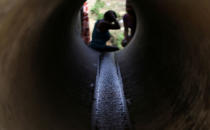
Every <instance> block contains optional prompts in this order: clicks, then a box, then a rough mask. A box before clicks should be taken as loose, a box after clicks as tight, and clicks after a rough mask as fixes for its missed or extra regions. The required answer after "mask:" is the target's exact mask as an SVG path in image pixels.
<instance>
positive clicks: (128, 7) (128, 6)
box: [126, 0, 135, 14]
mask: <svg viewBox="0 0 210 130" xmlns="http://www.w3.org/2000/svg"><path fill="white" fill-rule="evenodd" d="M126 12H127V13H128V14H135V12H134V9H133V6H132V2H131V0H126Z"/></svg>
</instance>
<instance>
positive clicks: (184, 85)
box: [0, 0, 210, 130]
mask: <svg viewBox="0 0 210 130" xmlns="http://www.w3.org/2000/svg"><path fill="white" fill-rule="evenodd" d="M134 3H135V6H136V12H137V16H138V19H139V21H138V31H137V34H136V36H135V38H134V39H133V41H132V44H130V45H129V46H128V47H127V48H126V49H124V50H123V51H121V52H119V53H118V61H119V64H120V68H121V72H122V78H123V82H124V86H125V93H126V98H127V99H128V100H130V102H131V103H130V105H129V108H128V109H129V110H130V116H131V121H132V124H133V126H134V127H135V128H136V129H137V130H139V129H141V130H152V129H166V130H186V129H192V130H198V129H199V130H208V129H209V128H210V114H209V112H210V96H209V93H210V88H209V84H210V60H209V56H210V40H209V35H210V26H209V23H210V17H209V14H210V8H209V6H210V2H209V1H208V0H203V1H197V0H191V1H183V0H176V1H168V0H159V1H155V0H150V1H148V0H134ZM81 5H82V0H80V1H74V2H72V1H68V0H30V1H28V0H16V1H13V0H1V1H0V8H1V9H0V61H1V62H0V128H1V129H4V130H14V129H15V130H28V129H29V130H46V129H55V130H60V129H62V130H67V129H68V130H69V129H70V130H86V129H90V124H91V122H90V118H91V115H90V112H91V105H92V104H91V103H92V99H91V98H92V97H93V87H91V86H92V83H94V82H95V77H96V70H97V69H96V67H97V65H96V64H97V57H98V53H97V52H94V51H92V50H90V49H88V48H87V47H86V46H85V45H84V44H83V43H82V40H81V38H80V36H79V29H78V28H79V25H78V22H77V14H78V10H79V7H80V6H81Z"/></svg>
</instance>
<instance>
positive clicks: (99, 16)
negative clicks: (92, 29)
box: [91, 0, 105, 19]
mask: <svg viewBox="0 0 210 130" xmlns="http://www.w3.org/2000/svg"><path fill="white" fill-rule="evenodd" d="M104 6H105V3H104V2H102V1H101V0H96V3H95V5H94V6H93V8H92V9H91V13H92V14H93V15H95V17H96V19H102V18H103V14H102V13H100V11H99V10H100V9H101V8H103V7H104Z"/></svg>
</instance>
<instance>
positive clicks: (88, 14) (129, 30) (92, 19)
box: [79, 0, 138, 51]
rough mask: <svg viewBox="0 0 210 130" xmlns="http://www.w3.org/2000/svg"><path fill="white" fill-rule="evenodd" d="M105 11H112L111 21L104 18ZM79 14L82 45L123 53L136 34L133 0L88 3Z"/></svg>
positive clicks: (96, 0)
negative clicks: (121, 51)
mask: <svg viewBox="0 0 210 130" xmlns="http://www.w3.org/2000/svg"><path fill="white" fill-rule="evenodd" d="M108 11H113V14H111V16H110V18H111V17H112V16H114V17H113V18H114V21H112V22H111V21H110V20H108V19H107V18H109V16H108ZM106 13H107V14H106ZM79 15H80V17H79V18H80V20H79V21H81V28H80V29H81V36H82V39H83V40H84V43H85V44H86V45H88V46H89V47H90V48H92V49H94V50H98V51H100V50H101V51H103V50H104V51H118V50H122V49H123V48H124V47H126V46H127V45H128V44H129V43H130V41H131V40H132V38H133V36H134V35H135V30H136V26H137V23H138V22H137V19H136V14H135V8H134V7H133V2H132V0H113V1H111V0H87V1H85V3H84V4H83V5H82V7H81V10H80V13H79ZM113 18H112V19H113ZM117 26H119V28H118V27H117ZM102 43H103V44H102ZM103 48H104V49H103Z"/></svg>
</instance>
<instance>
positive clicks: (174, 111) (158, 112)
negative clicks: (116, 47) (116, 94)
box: [119, 0, 210, 130]
mask: <svg viewBox="0 0 210 130" xmlns="http://www.w3.org/2000/svg"><path fill="white" fill-rule="evenodd" d="M209 4H210V3H209V2H208V1H202V2H198V1H196V0H192V1H179V0H178V1H173V2H172V1H165V0H161V1H153V0H152V1H144V0H141V1H136V3H135V5H136V7H137V10H139V11H137V12H138V14H137V15H138V16H139V18H140V19H139V20H141V22H138V23H141V24H142V25H140V26H138V28H139V29H138V30H141V32H140V33H138V34H136V36H135V37H134V40H133V41H132V42H133V43H132V44H131V45H130V46H128V48H126V49H125V50H123V51H122V52H119V59H120V63H121V64H120V65H121V70H122V73H123V74H122V75H124V84H125V89H126V90H127V94H126V95H127V98H131V100H132V99H133V101H132V102H133V104H132V105H131V106H130V110H131V118H133V122H134V124H135V126H136V129H167V130H168V129H170V130H173V129H174V130H177V129H179V130H181V129H183V130H186V129H199V130H200V129H201V130H204V129H209V128H210V125H209V105H208V104H209V74H210V71H209V70H210V68H209V63H210V62H209V61H210V60H209V56H210V52H209V49H210V48H209V47H210V46H209V32H210V28H209V24H208V22H209V20H210V19H209V17H208V16H207V15H208V14H209V8H208V6H209ZM134 57H135V58H134ZM131 77H132V78H131ZM130 79H132V80H130ZM132 92H134V94H133V95H131V94H130V93H132Z"/></svg>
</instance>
